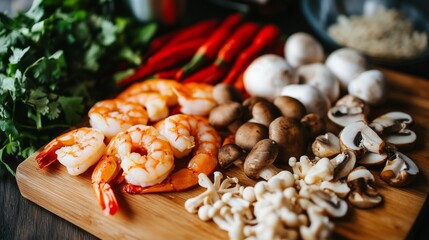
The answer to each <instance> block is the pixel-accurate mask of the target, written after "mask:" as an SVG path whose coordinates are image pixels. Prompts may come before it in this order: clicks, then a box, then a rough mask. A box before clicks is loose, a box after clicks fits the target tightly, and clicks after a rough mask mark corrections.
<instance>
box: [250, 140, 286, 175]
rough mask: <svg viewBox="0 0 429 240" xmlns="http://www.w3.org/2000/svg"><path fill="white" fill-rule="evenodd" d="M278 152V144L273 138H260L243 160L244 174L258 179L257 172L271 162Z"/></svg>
mask: <svg viewBox="0 0 429 240" xmlns="http://www.w3.org/2000/svg"><path fill="white" fill-rule="evenodd" d="M278 152H279V151H278V146H277V143H276V142H275V141H274V140H271V139H268V138H266V139H262V140H261V141H259V142H258V143H257V144H256V145H255V146H254V147H253V148H252V150H251V151H250V152H249V154H248V155H247V157H246V159H245V161H244V168H243V170H244V174H246V176H247V177H249V178H251V179H258V178H259V173H260V172H261V171H263V170H264V169H265V168H267V167H269V166H270V165H271V164H273V162H274V160H275V159H276V158H277V154H278Z"/></svg>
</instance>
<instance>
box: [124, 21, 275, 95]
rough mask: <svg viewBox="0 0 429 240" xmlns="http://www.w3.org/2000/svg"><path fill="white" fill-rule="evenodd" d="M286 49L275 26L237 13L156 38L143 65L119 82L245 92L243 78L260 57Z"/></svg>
mask: <svg viewBox="0 0 429 240" xmlns="http://www.w3.org/2000/svg"><path fill="white" fill-rule="evenodd" d="M279 44H280V45H282V43H281V40H280V31H279V29H278V28H277V27H276V26H275V25H273V24H266V25H260V24H257V23H254V22H249V21H245V19H244V18H243V16H242V15H240V14H238V13H236V14H232V15H230V16H228V17H227V18H226V19H225V20H223V21H222V22H218V21H217V20H205V21H201V22H198V23H196V24H193V25H191V26H188V27H186V28H182V29H179V30H175V31H171V32H168V33H165V34H163V35H161V36H159V37H157V38H155V39H154V40H153V41H152V42H151V44H150V46H149V48H148V50H147V53H146V55H145V56H143V57H142V58H143V64H142V65H141V66H139V67H138V68H137V69H136V70H135V72H134V73H133V74H132V75H130V76H128V77H126V78H124V79H122V80H121V81H120V82H118V85H120V86H123V85H127V84H130V83H133V82H135V81H140V80H143V79H146V78H163V79H176V80H177V81H181V82H202V83H209V84H216V83H219V82H224V83H229V84H232V85H235V86H236V87H237V88H238V89H240V90H242V91H244V88H243V82H242V81H243V80H242V74H243V72H244V70H245V69H246V68H247V66H248V65H249V64H250V63H251V62H252V61H253V60H254V59H255V58H257V57H258V56H260V55H262V54H264V53H267V52H270V51H271V52H272V51H275V49H278V46H279Z"/></svg>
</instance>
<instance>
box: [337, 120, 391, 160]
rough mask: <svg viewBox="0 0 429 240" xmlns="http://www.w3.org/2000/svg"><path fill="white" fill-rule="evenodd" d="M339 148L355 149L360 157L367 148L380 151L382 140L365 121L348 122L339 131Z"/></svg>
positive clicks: (382, 145) (375, 151)
mask: <svg viewBox="0 0 429 240" xmlns="http://www.w3.org/2000/svg"><path fill="white" fill-rule="evenodd" d="M339 138H340V146H341V149H349V150H352V151H355V153H356V155H357V156H358V157H360V156H361V155H362V153H363V152H364V151H365V150H367V151H370V152H374V153H381V151H382V149H383V147H384V141H383V140H382V139H381V138H380V137H379V136H378V135H377V133H376V132H374V130H372V129H371V128H370V127H369V126H368V125H367V124H366V123H364V122H362V121H359V122H354V123H350V124H349V125H347V126H346V127H345V128H344V129H343V130H342V131H341V133H340V136H339Z"/></svg>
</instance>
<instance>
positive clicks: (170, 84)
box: [117, 79, 180, 122]
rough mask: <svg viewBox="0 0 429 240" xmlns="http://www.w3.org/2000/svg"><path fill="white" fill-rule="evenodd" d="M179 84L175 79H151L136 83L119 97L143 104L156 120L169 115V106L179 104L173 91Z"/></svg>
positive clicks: (153, 120)
mask: <svg viewBox="0 0 429 240" xmlns="http://www.w3.org/2000/svg"><path fill="white" fill-rule="evenodd" d="M177 86H180V83H178V82H176V81H174V80H165V79H150V80H146V81H143V82H140V83H134V84H133V85H131V86H130V87H128V88H127V89H125V90H124V91H123V92H122V93H120V94H119V95H118V96H117V98H119V99H125V100H127V101H131V102H136V103H139V104H142V105H143V106H145V107H146V109H147V111H148V113H149V119H150V120H151V121H152V122H156V121H159V120H161V119H164V118H166V117H167V116H168V107H171V106H174V105H176V104H177V96H176V94H175V93H174V92H173V88H174V87H177Z"/></svg>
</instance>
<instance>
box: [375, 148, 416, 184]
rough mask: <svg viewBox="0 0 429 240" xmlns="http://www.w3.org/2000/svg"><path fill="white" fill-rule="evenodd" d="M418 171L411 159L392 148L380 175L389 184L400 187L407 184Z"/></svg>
mask: <svg viewBox="0 0 429 240" xmlns="http://www.w3.org/2000/svg"><path fill="white" fill-rule="evenodd" d="M418 173H419V168H418V167H417V165H416V164H415V163H414V162H413V160H411V159H410V158H409V157H407V156H406V155H405V154H403V153H400V152H398V151H396V150H392V151H391V152H389V157H388V159H387V162H386V166H385V167H384V168H383V171H381V173H380V177H381V179H383V181H385V182H387V183H388V184H389V185H391V186H394V187H402V186H405V185H407V184H409V183H410V182H411V181H412V180H413V179H414V177H415V176H416V175H417V174H418Z"/></svg>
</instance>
